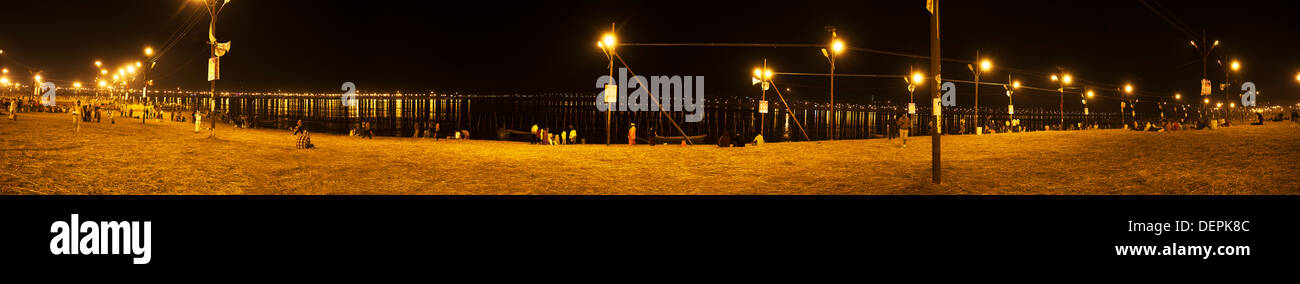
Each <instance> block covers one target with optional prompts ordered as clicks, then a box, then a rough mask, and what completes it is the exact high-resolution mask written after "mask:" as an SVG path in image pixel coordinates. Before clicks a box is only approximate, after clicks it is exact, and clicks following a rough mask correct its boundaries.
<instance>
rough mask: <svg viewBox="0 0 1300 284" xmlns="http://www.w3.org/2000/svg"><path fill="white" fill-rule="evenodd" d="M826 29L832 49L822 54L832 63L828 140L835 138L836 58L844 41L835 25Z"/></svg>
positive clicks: (842, 50) (823, 51) (827, 127)
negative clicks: (828, 32)
mask: <svg viewBox="0 0 1300 284" xmlns="http://www.w3.org/2000/svg"><path fill="white" fill-rule="evenodd" d="M826 29H827V30H828V31H830V32H831V44H830V51H829V52H827V51H826V49H825V48H823V49H822V56H825V57H826V60H829V61H830V63H831V103H830V107H829V109H830V110H829V113H827V118H829V119H830V120H829V123H827V124H826V136H827V138H826V140H835V118H836V116H835V58H836V57H838V56H839V54H840V53H842V52H844V41H842V40H840V37H839V34H837V33H836V32H835V27H828V28H826Z"/></svg>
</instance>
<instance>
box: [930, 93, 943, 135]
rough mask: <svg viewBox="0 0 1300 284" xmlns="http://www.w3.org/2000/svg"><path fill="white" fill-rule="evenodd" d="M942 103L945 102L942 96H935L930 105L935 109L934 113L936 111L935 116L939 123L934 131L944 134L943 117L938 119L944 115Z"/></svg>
mask: <svg viewBox="0 0 1300 284" xmlns="http://www.w3.org/2000/svg"><path fill="white" fill-rule="evenodd" d="M942 104H943V100H942V99H940V98H934V102H933V103H931V104H930V107H931V108H932V109H933V110H934V111H933V113H934V117H935V118H936V119H935V121H936V123H937V124H936V125H935V127H934V131H935V132H938V133H939V134H943V119H938V118H940V117H942V116H943V105H942Z"/></svg>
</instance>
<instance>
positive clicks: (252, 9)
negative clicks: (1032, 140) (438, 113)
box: [0, 0, 1300, 112]
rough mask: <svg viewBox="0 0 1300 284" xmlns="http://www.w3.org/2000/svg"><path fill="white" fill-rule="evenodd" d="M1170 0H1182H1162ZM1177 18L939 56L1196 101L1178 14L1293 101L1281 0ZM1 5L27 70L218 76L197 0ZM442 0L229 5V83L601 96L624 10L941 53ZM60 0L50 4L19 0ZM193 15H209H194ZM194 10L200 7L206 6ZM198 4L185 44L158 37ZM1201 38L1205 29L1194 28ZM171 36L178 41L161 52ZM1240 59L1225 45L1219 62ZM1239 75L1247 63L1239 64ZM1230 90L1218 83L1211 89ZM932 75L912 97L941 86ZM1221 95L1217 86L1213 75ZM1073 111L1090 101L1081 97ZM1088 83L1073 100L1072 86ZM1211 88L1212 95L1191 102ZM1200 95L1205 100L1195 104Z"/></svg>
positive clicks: (655, 26) (808, 94) (825, 7)
mask: <svg viewBox="0 0 1300 284" xmlns="http://www.w3.org/2000/svg"><path fill="white" fill-rule="evenodd" d="M1165 2H1168V3H1165ZM1147 3H1150V4H1151V5H1153V6H1154V9H1157V10H1162V11H1166V12H1167V13H1166V14H1168V15H1172V17H1171V19H1170V21H1168V22H1167V21H1166V20H1164V19H1162V18H1161V17H1160V16H1158V15H1157V14H1156V13H1154V12H1153V11H1152V10H1151V9H1148V7H1146V6H1144V5H1143V4H1142V3H1141V2H1139V1H1058V2H1052V3H1045V2H1042V1H998V2H992V1H952V2H946V3H945V4H946V5H945V7H944V11H943V12H944V13H943V15H942V16H943V18H942V25H943V26H942V30H943V32H942V37H943V42H942V43H943V57H944V58H945V59H957V60H973V59H974V57H975V51H976V50H977V49H979V50H981V52H982V55H984V56H986V57H989V58H991V59H992V60H993V61H994V64H995V66H997V67H995V68H994V71H992V72H990V73H988V74H985V75H984V76H983V77H982V78H981V79H983V81H986V82H988V81H991V82H998V83H1002V82H1006V81H1007V75H1008V72H1011V73H1012V75H1013V76H1015V77H1016V78H1017V80H1019V81H1021V82H1022V83H1023V84H1025V85H1028V86H1033V87H1039V88H1052V89H1054V88H1056V87H1055V86H1053V85H1052V84H1051V82H1049V81H1048V80H1047V79H1046V78H1045V77H1042V76H1044V75H1046V74H1047V73H1050V72H1054V71H1055V70H1056V68H1057V67H1062V68H1065V69H1066V70H1068V72H1069V73H1071V74H1072V75H1073V76H1074V77H1075V78H1076V79H1077V80H1078V81H1079V83H1076V85H1081V86H1087V87H1089V88H1090V89H1095V90H1097V91H1098V92H1099V96H1101V97H1102V98H1099V99H1098V100H1100V102H1093V103H1090V107H1091V108H1093V109H1094V111H1099V112H1100V111H1115V110H1117V109H1118V104H1117V103H1115V102H1118V96H1119V95H1118V94H1117V93H1116V92H1115V91H1114V88H1117V87H1118V86H1121V85H1123V84H1125V83H1130V82H1131V83H1132V84H1134V85H1135V86H1136V87H1137V89H1138V92H1139V94H1140V95H1141V96H1142V97H1141V98H1143V99H1153V100H1154V99H1162V98H1167V97H1171V96H1172V95H1173V94H1174V93H1175V92H1181V93H1182V94H1183V96H1184V97H1185V98H1194V97H1196V91H1197V89H1196V88H1197V85H1196V84H1197V81H1199V79H1200V77H1201V74H1200V73H1201V70H1200V69H1201V68H1200V66H1199V65H1200V56H1199V55H1198V54H1197V52H1196V51H1195V50H1194V49H1193V48H1192V47H1191V46H1190V45H1189V44H1188V40H1189V39H1188V35H1186V34H1185V33H1184V32H1182V31H1179V29H1177V28H1175V27H1174V26H1175V25H1183V26H1186V27H1187V28H1189V29H1192V30H1194V31H1196V32H1199V31H1200V30H1202V29H1203V30H1205V31H1206V34H1207V38H1208V40H1209V41H1214V40H1219V41H1221V42H1222V43H1223V44H1222V45H1221V46H1219V47H1218V48H1217V49H1216V50H1215V52H1214V54H1212V55H1211V58H1210V60H1209V62H1208V64H1207V65H1206V69H1207V70H1206V72H1207V73H1208V77H1209V78H1210V79H1211V80H1212V81H1213V82H1214V83H1215V84H1216V85H1217V84H1219V83H1222V81H1223V76H1224V72H1223V68H1222V67H1220V66H1219V65H1218V64H1217V63H1216V62H1215V60H1216V59H1218V58H1225V59H1228V60H1231V59H1238V60H1240V61H1241V62H1242V65H1243V68H1242V71H1240V72H1239V73H1233V74H1232V76H1233V77H1234V81H1235V80H1236V79H1235V78H1245V79H1246V81H1252V82H1254V83H1256V84H1257V85H1258V86H1259V89H1260V90H1261V91H1262V92H1261V94H1260V96H1259V104H1260V105H1267V104H1282V105H1289V104H1294V103H1296V102H1297V96H1296V94H1297V93H1300V82H1296V81H1295V76H1296V74H1297V71H1300V58H1297V57H1296V56H1295V55H1294V54H1293V53H1291V52H1289V47H1290V46H1293V45H1294V44H1295V43H1298V42H1300V38H1297V35H1296V34H1295V33H1292V32H1289V31H1290V30H1291V28H1292V27H1295V26H1296V25H1295V22H1294V21H1293V20H1291V18H1290V17H1289V16H1288V15H1287V14H1286V12H1285V11H1283V10H1284V9H1278V7H1276V6H1278V4H1280V3H1278V2H1246V3H1242V2H1237V3H1234V5H1235V6H1236V7H1235V8H1232V9H1229V10H1233V11H1240V14H1235V15H1237V16H1233V17H1232V18H1229V15H1227V14H1226V13H1225V12H1224V11H1225V10H1224V9H1222V8H1215V7H1212V6H1208V5H1202V4H1200V3H1194V2H1191V1H1177V2H1173V1H1163V2H1161V1H1147ZM11 5H12V6H18V7H16V8H15V9H7V10H6V11H8V12H0V13H3V14H4V15H3V16H0V24H3V25H4V26H7V27H22V28H10V29H6V30H5V32H3V33H0V49H3V50H4V52H5V53H4V56H3V59H0V60H3V61H0V64H3V65H4V66H6V67H8V68H10V70H11V73H10V76H11V77H14V78H15V80H17V79H18V78H25V77H28V76H29V75H27V72H26V71H27V70H26V69H27V68H29V67H30V68H32V69H36V70H39V71H40V72H41V74H42V76H44V77H45V78H49V79H48V80H54V81H56V82H60V83H67V82H70V81H74V80H75V81H80V82H83V83H84V84H87V85H89V84H90V83H88V82H91V81H92V80H93V76H94V68H93V65H92V64H91V62H93V61H94V60H96V59H100V60H103V61H104V62H105V63H106V65H108V66H119V65H121V64H125V63H128V62H134V61H138V60H142V59H143V58H144V56H143V54H142V51H141V50H142V49H143V48H144V47H145V46H152V47H153V48H155V49H158V50H159V51H160V52H165V53H163V54H162V56H160V57H159V63H158V66H157V67H156V68H155V69H154V70H153V71H152V73H151V75H150V77H151V79H154V80H155V83H156V84H155V88H163V89H175V88H178V87H179V88H183V89H187V90H206V89H207V82H206V81H204V73H203V72H204V68H205V67H204V64H205V62H204V59H205V58H206V57H207V52H208V50H207V49H208V47H207V44H206V43H205V42H206V40H207V35H206V33H207V31H206V28H207V27H206V26H207V24H208V15H207V13H206V12H203V11H201V10H200V9H201V8H200V6H199V5H198V4H197V3H194V2H192V1H180V0H176V1H126V2H124V3H117V2H114V3H106V2H98V1H84V2H83V1H34V2H22V3H12V4H11ZM497 5H500V4H495V3H469V4H457V5H442V4H431V3H382V4H379V3H365V2H319V1H241V0H235V1H232V2H231V3H230V4H228V6H227V7H226V9H225V11H223V12H222V13H221V15H220V16H219V17H218V26H217V30H216V35H217V38H218V40H219V41H230V42H232V48H231V51H230V53H229V54H227V55H226V56H224V57H222V80H220V81H219V82H218V83H217V90H218V91H229V92H241V91H276V90H284V91H312V92H332V91H337V90H338V87H339V85H340V84H341V83H342V82H345V81H350V82H354V83H356V84H357V85H358V87H359V88H360V89H361V90H362V91H366V92H385V91H403V92H426V91H435V92H452V91H459V92H482V93H524V94H536V93H545V92H579V93H581V92H590V93H592V94H594V93H596V92H597V90H596V89H595V88H594V87H593V86H594V83H595V79H596V78H597V77H599V76H601V75H603V74H605V73H606V72H607V70H606V69H605V68H606V64H607V62H606V61H605V57H604V55H603V54H602V53H601V51H600V50H599V49H598V48H597V47H596V46H595V42H596V40H597V39H598V38H599V37H600V36H601V34H602V33H604V32H606V31H607V30H608V29H609V25H610V23H616V24H617V25H618V30H619V31H618V34H619V37H620V42H624V43H687V42H689V43H782V44H821V43H826V42H828V41H829V39H830V34H829V33H828V32H826V31H825V27H826V26H836V27H837V29H838V30H839V34H840V36H841V38H843V39H844V40H845V41H846V42H847V44H848V45H849V46H850V47H861V48H869V49H875V50H883V51H889V52H897V53H903V54H915V55H927V54H928V53H929V42H928V38H927V36H928V29H929V26H928V24H927V17H926V14H927V12H926V11H925V9H924V1H919V0H918V1H906V2H902V3H896V2H889V3H884V2H878V1H869V2H844V3H824V4H807V3H784V2H765V1H759V2H752V1H751V2H729V1H719V2H708V3H697V2H676V1H667V2H644V1H630V2H619V3H615V4H609V3H597V2H579V3H574V2H569V3H540V4H538V3H529V4H514V3H511V4H508V5H511V7H510V9H502V8H501V7H498V6H497ZM15 11H48V12H49V13H48V14H37V13H26V12H15ZM195 15H197V16H195ZM195 17H197V18H195ZM191 19H197V20H196V21H197V24H195V25H194V26H193V27H192V28H190V29H188V33H187V34H186V36H185V37H183V38H181V39H180V40H179V41H178V42H177V43H176V44H175V45H174V46H173V47H172V48H170V49H165V47H164V46H163V45H164V44H166V43H167V40H168V39H169V38H171V37H172V35H173V32H174V31H177V30H179V29H180V28H181V27H184V26H185V25H186V24H187V22H189V20H191ZM1196 35H1197V36H1199V34H1196ZM164 49H165V50H164ZM620 54H622V55H623V58H624V59H626V60H627V63H628V65H630V67H631V68H632V69H633V70H634V71H636V73H638V74H642V75H683V76H686V75H695V76H705V77H709V80H708V85H707V87H706V88H707V92H708V95H709V96H726V97H730V96H757V95H758V93H759V91H758V89H757V88H755V87H752V86H750V85H749V78H748V77H749V73H750V70H752V69H753V68H754V67H755V66H757V65H760V64H762V61H763V59H765V58H766V59H767V60H768V64H769V65H770V66H771V67H772V68H773V69H776V71H778V72H798V73H827V72H828V71H829V70H828V69H829V66H828V64H827V62H826V60H825V59H824V58H823V57H822V56H821V54H820V53H819V51H818V50H817V49H816V48H761V47H749V48H735V47H726V48H724V47H637V46H626V47H621V48H620ZM1226 62H1227V60H1225V63H1226ZM909 66H916V68H918V69H922V68H925V67H926V66H928V62H926V61H924V60H920V59H914V58H907V57H900V56H892V55H882V54H878V53H866V52H850V53H847V54H845V55H843V56H841V57H840V59H839V60H837V66H836V67H837V70H836V72H837V73H840V74H890V75H901V74H905V73H907V70H908V68H909ZM943 71H944V72H943V73H944V74H943V75H944V78H946V79H953V80H972V79H973V78H972V77H973V75H972V74H971V73H970V72H969V71H968V70H966V68H965V66H963V64H961V63H953V62H947V63H945V64H944V65H943ZM1238 76H1240V77H1238ZM826 81H827V80H826V78H825V77H800V76H781V77H779V78H777V83H778V84H780V85H781V87H782V88H787V87H788V88H791V92H789V94H787V95H788V96H790V98H791V99H804V100H813V101H825V100H826V99H827V97H828V95H827V93H828V92H829V88H828V86H827V85H828V84H827V82H826ZM958 87H959V94H958V98H959V99H958V100H959V106H961V107H969V106H970V104H971V103H972V102H973V96H972V91H973V88H972V87H971V85H970V84H958ZM1216 88H1217V86H1216ZM835 90H836V101H837V102H843V103H866V102H870V101H871V100H872V99H874V100H875V101H878V102H879V101H886V100H889V101H892V102H893V104H899V103H900V102H905V101H906V100H907V91H906V88H905V85H904V83H903V82H902V80H898V79H894V78H889V79H882V78H865V79H864V78H847V77H840V78H838V80H837V82H836V86H835ZM926 91H928V90H926V89H925V88H922V89H921V90H918V92H917V95H918V97H924V96H925V95H928V93H922V92H926ZM980 91H981V92H980V93H981V96H980V103H981V106H985V107H999V108H1000V107H1004V106H1005V104H1006V96H1005V95H1004V94H1003V93H1002V89H1001V88H1000V87H996V86H986V87H982V88H981V89H980ZM1216 94H1219V95H1218V96H1212V97H1211V98H1217V99H1219V100H1222V94H1221V93H1219V92H1218V91H1217V90H1216ZM1066 97H1067V99H1066V108H1067V110H1070V108H1072V107H1073V108H1078V104H1079V101H1078V100H1077V99H1071V95H1069V94H1067V96H1066ZM1075 98H1077V97H1075ZM1057 100H1058V97H1057V95H1056V94H1055V93H1052V92H1044V91H1028V90H1025V91H1021V92H1019V93H1018V95H1017V96H1016V104H1017V106H1025V107H1035V106H1038V107H1048V106H1052V107H1055V106H1056V103H1057ZM1197 100H1198V99H1197ZM1189 102H1191V103H1195V101H1189Z"/></svg>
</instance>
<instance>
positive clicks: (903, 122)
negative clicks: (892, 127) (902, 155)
mask: <svg viewBox="0 0 1300 284" xmlns="http://www.w3.org/2000/svg"><path fill="white" fill-rule="evenodd" d="M910 130H912V118H911V115H910V114H903V116H900V117H898V138H900V139H903V148H907V134H908V132H910Z"/></svg>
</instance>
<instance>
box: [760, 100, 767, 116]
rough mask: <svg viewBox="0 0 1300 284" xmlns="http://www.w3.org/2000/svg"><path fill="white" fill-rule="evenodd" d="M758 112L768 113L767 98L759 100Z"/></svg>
mask: <svg viewBox="0 0 1300 284" xmlns="http://www.w3.org/2000/svg"><path fill="white" fill-rule="evenodd" d="M758 113H767V101H766V100H760V101H758Z"/></svg>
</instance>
